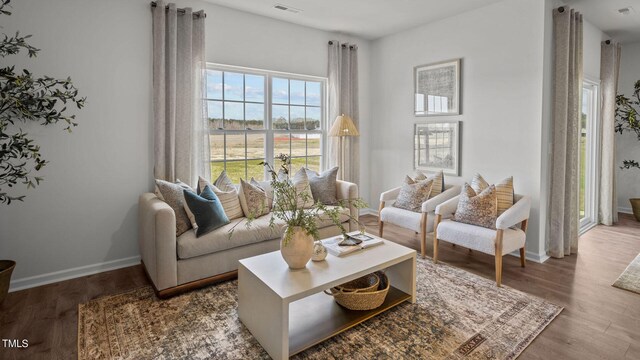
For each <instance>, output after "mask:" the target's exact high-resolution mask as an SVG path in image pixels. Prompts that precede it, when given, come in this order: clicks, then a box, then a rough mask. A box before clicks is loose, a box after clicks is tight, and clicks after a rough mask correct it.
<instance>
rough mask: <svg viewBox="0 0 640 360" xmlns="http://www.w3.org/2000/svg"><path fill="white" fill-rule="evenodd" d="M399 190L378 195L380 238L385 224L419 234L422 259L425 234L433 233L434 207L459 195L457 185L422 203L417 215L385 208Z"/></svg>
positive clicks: (391, 207) (446, 188) (448, 187)
mask: <svg viewBox="0 0 640 360" xmlns="http://www.w3.org/2000/svg"><path fill="white" fill-rule="evenodd" d="M400 189H401V187H397V188H394V189H391V190H388V191H385V192H383V193H382V194H380V208H379V211H378V226H379V234H380V237H382V235H383V232H384V224H385V223H386V222H388V223H391V224H394V225H397V226H400V227H403V228H405V229H409V230H413V231H415V232H416V233H420V254H421V255H422V257H423V258H424V257H425V248H426V246H427V234H428V233H430V232H432V231H433V224H434V218H435V209H436V206H438V205H440V204H442V203H443V202H445V201H447V200H449V199H451V198H453V197H455V196H456V195H458V194H460V187H459V186H457V185H448V186H445V190H444V191H443V192H442V193H440V194H438V195H436V196H434V197H433V198H431V199H429V200H427V201H425V202H424V203H422V211H421V212H419V213H418V212H413V211H409V210H405V209H400V208H396V207H393V206H386V205H391V204H392V203H393V202H394V201H395V200H396V199H397V198H398V195H399V194H400Z"/></svg>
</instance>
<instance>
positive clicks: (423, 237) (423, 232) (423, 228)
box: [420, 213, 427, 259]
mask: <svg viewBox="0 0 640 360" xmlns="http://www.w3.org/2000/svg"><path fill="white" fill-rule="evenodd" d="M426 248H427V213H422V220H420V255H422V258H423V259H424V258H425V257H426V251H427V250H426Z"/></svg>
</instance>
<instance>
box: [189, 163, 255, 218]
mask: <svg viewBox="0 0 640 360" xmlns="http://www.w3.org/2000/svg"><path fill="white" fill-rule="evenodd" d="M205 186H209V187H211V190H213V192H214V193H215V194H216V196H217V197H218V198H219V199H220V203H222V207H223V208H224V213H225V214H227V217H228V218H229V220H233V219H238V218H241V217H243V216H244V213H243V212H242V207H241V206H240V198H239V197H238V190H237V189H236V187H235V186H234V185H233V184H232V183H231V180H230V179H229V177H228V176H227V173H226V171H224V170H223V171H222V173H220V176H218V178H217V179H216V181H214V183H213V184H211V183H210V182H209V181H208V180H207V179H205V178H203V177H202V176H200V177H199V178H198V194H199V193H200V191H202V189H204V187H205Z"/></svg>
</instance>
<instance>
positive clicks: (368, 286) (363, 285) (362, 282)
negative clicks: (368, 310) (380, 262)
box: [336, 273, 380, 292]
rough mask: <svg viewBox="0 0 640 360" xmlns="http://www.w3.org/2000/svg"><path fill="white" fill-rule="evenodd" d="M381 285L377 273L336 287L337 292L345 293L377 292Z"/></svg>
mask: <svg viewBox="0 0 640 360" xmlns="http://www.w3.org/2000/svg"><path fill="white" fill-rule="evenodd" d="M378 285H380V278H379V277H378V275H376V274H375V273H373V274H369V275H365V276H363V277H360V278H357V279H355V280H351V281H349V282H347V283H344V284H342V285H338V286H336V290H342V291H343V292H352V291H359V292H370V291H375V290H376V289H377V288H378Z"/></svg>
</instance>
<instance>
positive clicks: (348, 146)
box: [326, 40, 360, 184]
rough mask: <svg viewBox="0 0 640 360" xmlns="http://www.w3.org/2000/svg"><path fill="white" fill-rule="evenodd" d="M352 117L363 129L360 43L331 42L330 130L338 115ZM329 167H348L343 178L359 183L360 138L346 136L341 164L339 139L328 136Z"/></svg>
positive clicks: (344, 168)
mask: <svg viewBox="0 0 640 360" xmlns="http://www.w3.org/2000/svg"><path fill="white" fill-rule="evenodd" d="M341 114H345V115H348V116H350V117H351V119H352V120H353V123H354V124H355V126H356V128H357V129H358V130H360V126H359V120H360V119H359V113H358V46H357V45H354V44H348V43H344V44H340V43H339V42H338V41H335V40H332V41H329V120H328V121H329V124H328V126H327V127H326V129H327V130H328V129H330V128H331V125H332V124H333V122H334V121H335V119H336V117H338V115H341ZM328 142H329V158H328V159H327V160H328V161H327V163H326V165H327V168H330V167H334V166H339V167H341V168H342V169H343V170H344V176H343V178H342V180H346V181H349V182H353V183H356V184H358V183H359V181H360V146H359V141H358V137H351V136H345V137H343V147H344V152H345V156H344V164H341V157H340V152H339V149H338V139H337V138H332V137H329V138H328Z"/></svg>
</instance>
